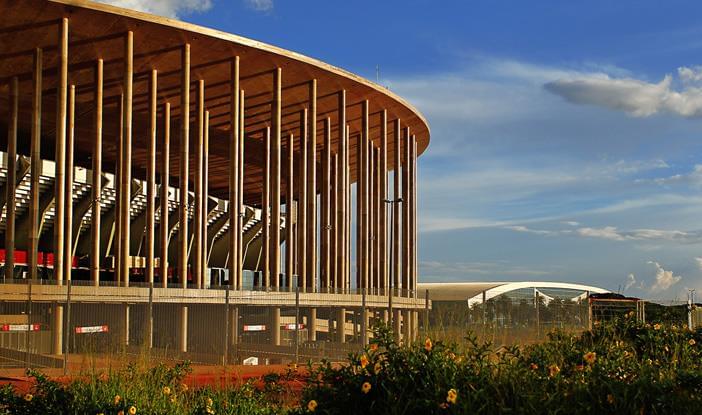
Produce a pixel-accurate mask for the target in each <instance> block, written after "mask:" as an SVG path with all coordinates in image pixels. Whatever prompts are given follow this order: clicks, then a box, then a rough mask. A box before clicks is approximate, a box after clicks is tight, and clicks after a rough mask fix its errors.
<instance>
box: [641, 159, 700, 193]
mask: <svg viewBox="0 0 702 415" xmlns="http://www.w3.org/2000/svg"><path fill="white" fill-rule="evenodd" d="M652 181H653V182H654V183H656V184H660V185H663V186H667V185H673V184H686V185H690V186H694V187H701V186H702V164H695V166H694V167H693V169H692V171H691V172H689V173H686V174H674V175H672V176H668V177H659V178H656V179H653V180H652Z"/></svg>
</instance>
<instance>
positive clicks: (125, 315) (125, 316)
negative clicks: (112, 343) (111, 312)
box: [120, 304, 129, 346]
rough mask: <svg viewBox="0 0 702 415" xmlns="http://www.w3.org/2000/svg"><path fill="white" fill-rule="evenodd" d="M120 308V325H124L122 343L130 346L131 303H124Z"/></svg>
mask: <svg viewBox="0 0 702 415" xmlns="http://www.w3.org/2000/svg"><path fill="white" fill-rule="evenodd" d="M121 308H122V309H121V310H120V325H121V326H122V327H121V329H122V333H120V335H121V339H120V341H121V343H122V344H123V345H125V346H129V304H123V305H122V306H121Z"/></svg>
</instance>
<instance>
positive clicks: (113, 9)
mask: <svg viewBox="0 0 702 415" xmlns="http://www.w3.org/2000/svg"><path fill="white" fill-rule="evenodd" d="M50 1H51V2H53V3H57V4H63V5H66V6H76V7H82V8H85V9H91V10H95V11H102V12H108V13H113V14H119V15H122V16H124V17H128V18H132V19H136V20H142V21H145V22H150V23H157V24H161V25H165V26H170V27H172V28H174V29H180V30H185V31H189V32H194V33H199V34H201V35H205V36H210V37H213V38H218V39H222V40H225V41H229V42H233V43H238V44H240V45H243V46H247V47H250V48H254V49H259V50H261V51H265V52H271V53H276V54H278V55H282V56H285V57H287V58H289V59H294V60H297V61H299V62H301V63H305V64H308V65H312V66H315V67H317V68H319V69H321V70H325V71H328V72H331V73H333V74H336V75H339V76H343V77H345V78H348V79H350V80H353V81H356V82H358V83H360V84H362V85H365V86H366V87H368V88H371V89H373V90H375V91H377V92H379V93H381V94H384V95H387V96H389V97H390V98H392V99H394V100H395V101H397V102H399V103H400V104H401V105H404V106H405V107H406V108H407V109H408V110H410V111H411V112H412V113H414V114H415V115H416V116H417V118H419V119H420V120H421V121H422V123H423V124H424V126H425V128H426V131H427V146H426V147H424V148H422V149H418V151H419V153H418V155H419V154H422V153H423V152H424V151H426V149H427V148H428V146H429V142H430V141H431V139H430V137H431V130H430V128H429V122H428V121H427V119H426V117H424V114H422V113H421V112H420V111H419V110H418V109H417V108H416V107H415V106H414V105H412V104H410V103H409V102H407V101H406V100H405V99H404V98H402V97H400V96H399V95H397V94H396V93H394V92H392V91H391V90H389V89H388V88H385V87H384V86H382V85H379V84H377V83H375V82H373V81H371V80H369V79H366V78H364V77H362V76H360V75H357V74H355V73H353V72H350V71H348V70H346V69H343V68H339V67H337V66H334V65H331V64H329V63H326V62H324V61H322V60H319V59H316V58H312V57H310V56H307V55H304V54H302V53H298V52H295V51H291V50H288V49H284V48H281V47H279V46H275V45H271V44H269V43H265V42H261V41H258V40H254V39H249V38H246V37H243V36H239V35H235V34H233V33H228V32H225V31H223V30H219V29H214V28H209V27H205V26H200V25H197V24H194V23H188V22H184V21H181V20H178V19H174V18H170V17H164V16H158V15H155V14H151V13H146V12H142V11H138V10H133V9H127V8H123V7H118V6H113V5H111V4H106V3H98V2H96V1H95V0H50Z"/></svg>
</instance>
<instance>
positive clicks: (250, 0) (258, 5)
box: [244, 0, 273, 12]
mask: <svg viewBox="0 0 702 415" xmlns="http://www.w3.org/2000/svg"><path fill="white" fill-rule="evenodd" d="M244 1H245V3H246V5H248V6H249V7H250V8H252V9H254V10H258V11H262V12H267V11H269V10H272V9H273V0H244Z"/></svg>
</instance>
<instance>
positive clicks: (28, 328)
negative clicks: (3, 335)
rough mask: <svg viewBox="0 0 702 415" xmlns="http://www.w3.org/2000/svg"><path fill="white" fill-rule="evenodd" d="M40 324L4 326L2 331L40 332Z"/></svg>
mask: <svg viewBox="0 0 702 415" xmlns="http://www.w3.org/2000/svg"><path fill="white" fill-rule="evenodd" d="M39 330H40V325H39V324H3V325H1V326H0V331H39Z"/></svg>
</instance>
